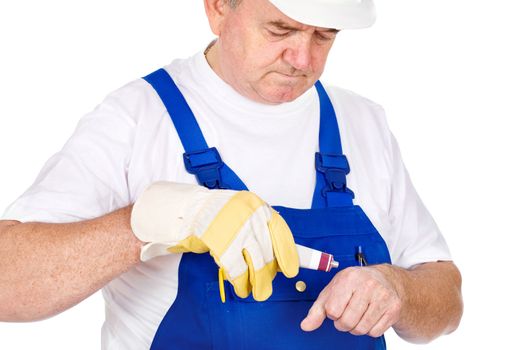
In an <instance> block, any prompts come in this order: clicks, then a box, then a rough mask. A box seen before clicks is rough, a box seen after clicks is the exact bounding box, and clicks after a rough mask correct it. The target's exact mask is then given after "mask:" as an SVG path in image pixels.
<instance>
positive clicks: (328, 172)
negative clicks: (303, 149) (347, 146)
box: [315, 152, 353, 197]
mask: <svg viewBox="0 0 525 350" xmlns="http://www.w3.org/2000/svg"><path fill="white" fill-rule="evenodd" d="M315 168H316V169H317V171H319V172H321V173H322V174H323V175H324V178H325V179H326V183H327V186H326V187H325V188H323V190H322V193H321V194H322V195H323V197H326V192H347V193H351V194H352V195H353V192H352V191H351V190H350V189H348V188H347V187H346V175H347V174H349V173H350V165H349V164H348V159H346V156H345V155H344V154H328V153H324V154H323V153H320V152H317V153H315Z"/></svg>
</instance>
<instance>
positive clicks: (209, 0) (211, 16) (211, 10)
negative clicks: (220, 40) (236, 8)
mask: <svg viewBox="0 0 525 350" xmlns="http://www.w3.org/2000/svg"><path fill="white" fill-rule="evenodd" d="M204 8H205V10H206V16H208V22H209V24H210V29H211V31H212V32H213V34H215V35H217V36H220V34H221V31H222V26H223V23H224V19H225V17H226V14H227V13H228V12H229V11H231V9H230V6H229V5H228V4H227V1H226V0H204Z"/></svg>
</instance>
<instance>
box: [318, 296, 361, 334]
mask: <svg viewBox="0 0 525 350" xmlns="http://www.w3.org/2000/svg"><path fill="white" fill-rule="evenodd" d="M369 303H370V297H369V295H367V293H365V292H362V291H358V292H355V293H353V294H352V296H351V298H350V300H349V301H348V304H347V305H346V307H345V309H344V312H343V313H342V315H341V316H340V317H337V318H332V319H333V320H334V327H335V328H336V329H337V330H339V331H341V332H349V331H350V330H352V329H354V328H355V327H356V326H357V325H358V324H359V322H360V321H361V318H363V315H364V314H365V313H366V310H367V309H368V305H369ZM327 309H328V307H327ZM329 317H330V316H329Z"/></svg>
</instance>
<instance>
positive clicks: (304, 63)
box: [283, 35, 312, 71]
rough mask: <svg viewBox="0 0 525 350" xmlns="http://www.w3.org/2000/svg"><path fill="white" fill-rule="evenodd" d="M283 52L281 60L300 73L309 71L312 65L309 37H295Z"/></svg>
mask: <svg viewBox="0 0 525 350" xmlns="http://www.w3.org/2000/svg"><path fill="white" fill-rule="evenodd" d="M294 39H296V40H294V41H293V42H292V43H290V45H289V46H288V47H287V48H286V49H285V50H284V52H283V59H284V61H285V62H287V63H288V64H290V65H291V66H292V67H293V68H295V69H297V70H300V71H308V70H310V66H311V63H312V42H311V37H310V36H309V35H304V36H299V35H298V36H297V37H296V38H294Z"/></svg>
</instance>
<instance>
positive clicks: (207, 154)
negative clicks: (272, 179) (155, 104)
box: [143, 68, 247, 191]
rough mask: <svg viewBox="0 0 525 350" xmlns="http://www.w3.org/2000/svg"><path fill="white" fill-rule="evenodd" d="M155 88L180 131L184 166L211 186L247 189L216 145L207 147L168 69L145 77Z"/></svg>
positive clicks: (202, 181)
mask: <svg viewBox="0 0 525 350" xmlns="http://www.w3.org/2000/svg"><path fill="white" fill-rule="evenodd" d="M143 79H144V80H146V81H147V82H148V83H149V84H151V86H152V87H153V88H154V89H155V91H156V92H157V94H158V95H159V97H160V99H161V100H162V102H163V103H164V106H165V107H166V109H167V110H168V113H169V115H170V118H171V121H172V122H173V125H174V126H175V129H176V130H177V133H178V134H179V137H180V140H181V142H182V146H183V147H184V150H185V151H186V152H185V153H184V154H183V157H184V166H185V167H186V170H187V171H188V172H189V173H190V174H194V175H195V176H196V177H197V181H198V182H199V184H200V185H202V186H206V187H207V188H209V189H216V188H220V189H234V190H239V191H241V190H247V187H246V185H245V184H244V183H243V182H242V181H241V179H239V177H238V176H237V175H236V174H235V173H234V172H233V171H232V170H231V169H230V168H229V167H228V166H227V165H226V164H224V162H223V161H222V159H221V156H220V155H219V152H218V151H217V149H216V148H215V147H211V148H210V147H208V144H207V143H206V140H205V139H204V136H203V135H202V131H201V129H200V127H199V124H198V123H197V120H196V119H195V116H194V115H193V112H192V111H191V109H190V106H188V103H187V102H186V100H185V99H184V96H183V95H182V93H181V92H180V90H179V88H178V87H177V85H176V84H175V82H174V81H173V79H171V77H170V75H169V74H168V72H166V71H165V70H164V69H162V68H161V69H159V70H157V71H155V72H153V73H151V74H149V75H147V76H145V77H144V78H143Z"/></svg>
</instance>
